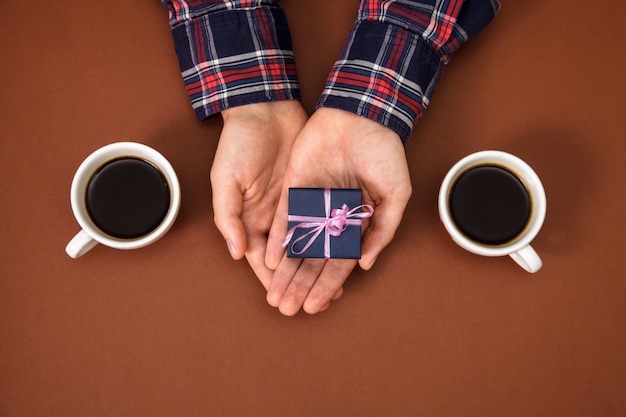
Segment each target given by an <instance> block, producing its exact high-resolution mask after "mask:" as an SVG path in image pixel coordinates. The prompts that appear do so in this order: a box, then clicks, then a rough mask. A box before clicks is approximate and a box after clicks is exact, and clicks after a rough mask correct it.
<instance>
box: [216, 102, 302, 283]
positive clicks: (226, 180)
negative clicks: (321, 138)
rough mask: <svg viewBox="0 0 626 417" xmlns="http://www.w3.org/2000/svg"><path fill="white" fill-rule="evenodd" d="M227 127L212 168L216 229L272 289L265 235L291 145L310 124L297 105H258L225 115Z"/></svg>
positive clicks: (277, 197) (242, 107) (250, 105)
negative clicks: (266, 255)
mask: <svg viewBox="0 0 626 417" xmlns="http://www.w3.org/2000/svg"><path fill="white" fill-rule="evenodd" d="M222 117H223V119H224V128H223V130H222V134H221V136H220V141H219V144H218V146H217V151H216V153H215V159H214V161H213V166H212V167H211V186H212V189H213V210H214V213H215V224H216V225H217V228H218V229H219V230H220V232H221V233H222V235H223V236H224V239H225V240H226V243H227V246H228V249H229V251H230V253H231V256H232V257H233V258H234V259H241V258H242V257H243V256H245V257H246V260H247V261H248V263H249V264H250V267H251V268H252V269H253V270H254V272H255V274H256V276H257V277H258V279H259V281H261V283H262V284H263V286H264V287H265V288H266V289H267V288H268V287H269V283H270V280H271V276H272V271H271V270H269V269H268V268H266V267H265V249H266V247H267V239H266V234H267V233H268V232H269V229H270V225H271V224H272V218H273V216H274V213H275V211H276V205H277V204H278V199H279V196H280V192H281V185H282V182H283V178H284V174H285V169H286V167H287V160H288V158H289V152H290V151H291V145H292V144H293V141H294V139H295V138H296V135H297V134H298V133H299V132H300V129H301V128H302V126H304V123H305V122H306V118H307V116H306V113H305V112H304V109H303V108H302V105H301V104H300V103H299V102H297V101H276V102H268V103H255V104H248V105H245V106H239V107H234V108H232V109H228V110H224V111H223V112H222Z"/></svg>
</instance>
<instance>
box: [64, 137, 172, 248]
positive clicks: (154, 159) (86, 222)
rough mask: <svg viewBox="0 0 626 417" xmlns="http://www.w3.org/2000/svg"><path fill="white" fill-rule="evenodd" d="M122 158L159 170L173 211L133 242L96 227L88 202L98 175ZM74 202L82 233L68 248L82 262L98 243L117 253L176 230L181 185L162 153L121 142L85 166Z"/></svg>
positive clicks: (77, 176) (77, 179)
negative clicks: (90, 185) (116, 250)
mask: <svg viewBox="0 0 626 417" xmlns="http://www.w3.org/2000/svg"><path fill="white" fill-rule="evenodd" d="M120 158H134V159H139V160H142V161H145V162H148V163H150V164H151V165H153V166H154V167H155V168H157V169H158V171H159V172H160V174H161V175H162V177H163V178H164V179H165V180H166V183H167V187H168V188H169V207H168V209H167V211H166V212H165V216H164V218H163V220H162V221H161V222H160V223H159V224H158V225H157V226H156V227H155V228H154V229H152V230H151V231H149V232H148V233H146V234H144V235H142V236H139V237H135V238H129V239H126V238H119V237H114V236H111V235H109V234H107V233H106V232H104V231H103V230H101V229H100V228H99V227H98V226H96V224H95V223H94V221H93V220H92V219H91V217H90V215H89V211H88V208H87V202H86V196H87V188H88V185H89V182H90V180H91V178H92V177H93V176H94V174H95V173H96V172H98V170H99V169H100V168H102V167H103V166H105V165H106V164H108V163H109V162H111V161H114V160H117V159H120ZM70 202H71V205H72V211H73V213H74V217H75V218H76V221H77V222H78V224H79V225H80V227H81V229H82V230H81V231H79V232H78V233H77V234H76V235H75V236H74V237H73V238H72V240H70V242H69V243H68V244H67V246H66V248H65V251H66V252H67V254H68V255H69V256H70V257H72V258H78V257H80V256H82V255H84V254H85V253H87V252H88V251H89V250H90V249H92V248H93V247H94V246H96V245H97V244H98V243H101V244H103V245H106V246H109V247H111V248H115V249H137V248H141V247H144V246H147V245H149V244H151V243H153V242H155V241H157V240H158V239H160V238H161V237H162V236H163V235H164V234H165V233H166V232H167V231H168V230H169V229H170V228H171V227H172V225H173V224H174V221H175V220H176V217H177V216H178V211H179V208H180V185H179V183H178V178H177V176H176V172H175V171H174V168H172V165H171V164H170V163H169V161H168V160H167V159H166V158H165V157H164V156H163V155H161V154H160V153H159V152H157V151H156V150H154V149H153V148H151V147H149V146H146V145H143V144H140V143H136V142H117V143H112V144H109V145H106V146H104V147H102V148H100V149H97V150H96V151H94V152H93V153H92V154H91V155H89V156H88V157H87V158H86V159H85V160H84V161H83V162H82V163H81V165H80V166H79V167H78V170H77V171H76V173H75V174H74V178H73V180H72V186H71V190H70Z"/></svg>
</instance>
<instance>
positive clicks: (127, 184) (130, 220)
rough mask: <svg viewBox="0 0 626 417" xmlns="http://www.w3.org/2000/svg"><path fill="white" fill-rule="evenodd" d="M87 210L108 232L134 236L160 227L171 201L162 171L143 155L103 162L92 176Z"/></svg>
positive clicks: (100, 226) (114, 234)
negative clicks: (138, 157)
mask: <svg viewBox="0 0 626 417" xmlns="http://www.w3.org/2000/svg"><path fill="white" fill-rule="evenodd" d="M86 203H87V210H88V212H89V216H90V217H91V219H92V221H93V222H94V224H95V225H96V226H97V227H98V228H100V229H101V230H102V231H103V232H105V233H106V234H108V235H110V236H113V237H116V238H121V239H134V238H138V237H141V236H144V235H146V234H148V233H150V232H151V231H152V230H154V229H156V228H157V227H158V225H159V224H160V223H161V222H162V221H163V219H164V218H165V215H166V214H167V211H168V208H169V205H170V190H169V187H168V185H167V181H166V180H165V178H164V177H163V175H162V174H161V172H160V171H159V170H158V169H157V168H156V167H155V166H154V165H152V164H151V163H149V162H147V161H144V160H142V159H137V158H131V157H125V158H120V159H115V160H113V161H111V162H108V163H107V164H105V165H104V166H102V167H101V168H100V169H99V170H98V171H97V172H96V173H95V174H94V175H93V176H92V177H91V179H90V180H89V184H88V186H87V195H86Z"/></svg>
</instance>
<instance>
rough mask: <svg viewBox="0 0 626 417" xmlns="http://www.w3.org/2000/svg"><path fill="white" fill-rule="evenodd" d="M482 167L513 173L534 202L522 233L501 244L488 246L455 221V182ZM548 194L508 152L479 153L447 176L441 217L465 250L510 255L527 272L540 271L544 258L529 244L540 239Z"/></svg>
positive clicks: (442, 190) (522, 163)
mask: <svg viewBox="0 0 626 417" xmlns="http://www.w3.org/2000/svg"><path fill="white" fill-rule="evenodd" d="M481 165H494V166H500V167H503V168H505V169H506V170H508V171H509V172H511V173H513V174H514V175H515V176H516V177H517V178H518V179H519V180H520V181H521V182H522V183H523V184H524V186H525V188H526V191H527V192H528V194H529V197H530V201H531V208H530V216H529V219H528V221H527V224H526V226H525V228H524V229H523V231H522V232H521V233H519V234H518V235H517V236H516V237H515V238H514V239H513V240H512V241H510V242H507V243H505V244H502V245H487V244H484V243H480V242H477V241H474V240H472V239H470V238H469V237H468V236H466V235H465V234H464V233H462V232H461V231H460V230H459V228H458V227H457V225H456V224H455V222H454V219H453V218H452V215H451V212H450V206H449V200H450V193H451V192H452V188H453V187H454V184H455V182H456V180H457V179H458V178H459V177H460V176H461V175H462V174H463V173H465V172H466V171H467V170H469V169H471V168H473V167H476V166H481ZM546 208H547V203H546V194H545V190H544V188H543V184H542V183H541V180H540V179H539V177H538V176H537V174H536V173H535V171H534V170H533V169H532V168H531V167H530V166H529V165H528V164H527V163H526V162H524V161H523V160H522V159H520V158H518V157H517V156H515V155H511V154H509V153H506V152H502V151H496V150H488V151H481V152H476V153H473V154H471V155H468V156H466V157H465V158H463V159H461V160H460V161H459V162H457V163H456V164H455V165H454V166H453V167H452V168H451V169H450V170H449V171H448V173H447V174H446V176H445V178H444V180H443V182H442V184H441V188H440V190H439V217H440V218H441V221H442V222H443V225H444V226H445V228H446V230H447V231H448V233H449V234H450V236H451V237H452V239H453V240H454V241H455V242H456V243H457V244H458V245H459V246H461V247H462V248H464V249H466V250H468V251H470V252H472V253H475V254H477V255H482V256H506V255H508V256H510V257H511V258H512V259H513V260H514V261H515V262H517V263H518V264H519V265H520V266H521V267H522V268H524V269H525V270H526V271H528V272H533V273H534V272H537V271H538V270H539V269H541V266H542V262H541V258H540V257H539V255H538V254H537V252H535V250H534V249H533V248H532V246H531V245H530V243H531V242H532V240H533V239H534V238H535V236H537V233H539V230H540V229H541V226H542V225H543V222H544V219H545V216H546Z"/></svg>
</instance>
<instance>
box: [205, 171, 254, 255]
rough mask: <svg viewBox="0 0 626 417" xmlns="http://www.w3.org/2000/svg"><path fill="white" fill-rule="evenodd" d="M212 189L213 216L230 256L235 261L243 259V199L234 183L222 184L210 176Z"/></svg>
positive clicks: (245, 242)
mask: <svg viewBox="0 0 626 417" xmlns="http://www.w3.org/2000/svg"><path fill="white" fill-rule="evenodd" d="M211 184H212V188H213V215H214V221H215V225H216V226H217V229H218V230H219V231H220V233H221V234H222V236H223V237H224V240H226V246H227V247H228V251H229V252H230V256H232V257H233V259H235V260H239V259H241V258H243V256H244V254H245V252H246V247H247V240H246V230H245V227H244V225H243V222H242V220H241V213H242V210H243V197H242V195H241V191H240V189H239V187H238V186H237V184H236V183H234V182H233V181H227V182H223V181H221V180H220V179H219V178H217V179H216V178H214V177H213V176H211Z"/></svg>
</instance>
